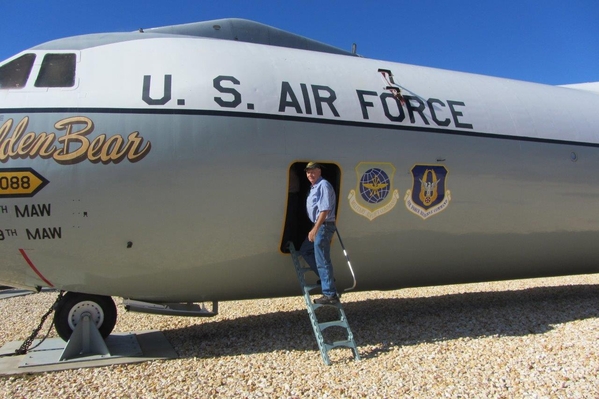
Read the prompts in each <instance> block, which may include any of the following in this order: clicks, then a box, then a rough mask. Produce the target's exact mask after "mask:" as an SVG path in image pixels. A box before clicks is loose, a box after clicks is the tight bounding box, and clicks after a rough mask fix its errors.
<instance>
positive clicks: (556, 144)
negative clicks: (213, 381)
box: [0, 19, 599, 339]
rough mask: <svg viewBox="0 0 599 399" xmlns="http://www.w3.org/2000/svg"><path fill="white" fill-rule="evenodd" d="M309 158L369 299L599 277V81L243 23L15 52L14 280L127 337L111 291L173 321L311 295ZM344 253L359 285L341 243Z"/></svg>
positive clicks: (9, 207) (10, 238) (6, 83)
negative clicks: (186, 313) (534, 78)
mask: <svg viewBox="0 0 599 399" xmlns="http://www.w3.org/2000/svg"><path fill="white" fill-rule="evenodd" d="M308 161H318V162H321V163H322V164H323V165H324V166H325V169H324V175H325V177H326V178H327V179H328V180H329V181H330V182H331V183H332V184H333V185H334V187H335V190H336V192H337V197H338V207H337V209H338V212H337V224H338V227H339V230H340V231H341V233H342V235H343V238H344V242H345V246H346V247H347V249H348V251H349V252H350V253H351V255H352V261H353V264H354V268H355V273H356V275H357V277H358V285H357V289H359V290H386V289H397V288H402V287H412V286H425V285H441V284H453V283H464V282H478V281H490V280H504V279H517V278H527V277H535V276H539V277H540V276H554V275H567V274H580V273H596V272H599V246H598V245H597V243H598V242H599V172H598V171H599V85H598V84H596V83H595V84H592V83H591V84H579V85H570V86H567V87H552V86H547V85H541V84H533V83H526V82H519V81H514V80H508V79H499V78H493V77H484V76H479V75H474V74H466V73H460V72H452V71H443V70H438V69H433V68H425V67H419V66H412V65H405V64H399V63H393V62H388V61H379V60H372V59H366V58H363V57H360V56H358V55H357V54H355V53H354V52H351V51H344V50H340V49H338V48H334V47H331V46H328V45H325V44H322V43H319V42H315V41H312V40H309V39H307V38H304V37H300V36H297V35H294V34H291V33H287V32H284V31H281V30H278V29H275V28H272V27H268V26H265V25H262V24H259V23H255V22H251V21H246V20H239V19H224V20H216V21H208V22H200V23H193V24H186V25H177V26H169V27H162V28H155V29H146V30H143V29H140V30H139V31H136V32H125V33H106V34H94V35H85V36H77V37H70V38H65V39H60V40H55V41H51V42H48V43H44V44H41V45H39V46H36V47H33V48H31V49H28V50H25V51H23V52H21V53H19V54H16V55H15V56H13V57H11V58H9V59H7V60H5V61H3V62H1V63H0V241H1V243H0V255H1V258H0V259H1V260H0V283H2V284H7V285H10V286H15V287H29V288H41V287H55V288H56V289H59V290H65V291H68V294H67V295H66V296H65V297H64V298H63V300H62V301H61V302H60V304H59V306H58V309H57V312H56V315H55V321H56V324H57V329H58V332H59V334H60V335H61V336H62V337H63V338H65V339H66V338H68V337H69V335H70V334H71V332H72V330H73V329H74V327H75V326H76V325H77V323H78V320H79V318H78V317H79V315H80V314H81V313H82V311H83V310H85V311H87V312H92V313H94V318H93V319H94V320H95V322H96V324H97V326H98V327H99V329H100V332H101V333H102V335H104V336H106V335H108V334H109V333H110V332H111V330H112V328H113V327H114V324H115V321H116V308H115V305H114V302H113V301H112V299H111V298H110V297H111V296H121V297H124V298H126V299H128V300H130V302H129V303H130V304H131V305H130V306H131V307H134V308H135V307H137V308H138V310H139V309H145V310H146V311H151V312H155V313H165V314H166V313H169V312H170V313H176V312H177V310H178V309H179V310H181V309H184V308H185V306H186V305H184V304H185V303H188V302H195V303H199V302H210V301H212V302H214V304H216V302H217V301H226V300H236V299H246V298H248V299H249V298H265V297H281V296H292V295H298V286H297V285H298V281H297V276H296V274H295V270H294V267H293V264H292V261H291V259H290V255H289V251H288V246H287V243H288V241H292V242H293V243H294V244H295V245H296V246H297V245H299V244H301V242H302V239H303V238H304V236H305V235H306V233H307V231H308V230H309V229H310V225H309V222H307V220H306V216H305V210H304V206H303V201H304V198H305V195H306V193H307V190H308V188H309V187H308V182H307V180H306V179H305V177H304V167H305V165H306V163H307V162H308ZM298 180H299V185H298V184H297V181H298ZM333 263H334V264H335V268H336V277H337V282H338V285H339V286H341V287H343V286H349V285H350V282H351V275H350V273H349V271H348V270H347V269H346V268H344V267H343V266H344V263H345V262H344V258H343V254H342V252H341V250H340V248H339V245H338V244H337V243H336V242H335V243H333ZM177 304H181V307H177V306H176V305H177ZM190 312H191V313H193V311H190ZM198 313H200V312H199V311H198ZM208 313H210V314H212V313H214V312H208Z"/></svg>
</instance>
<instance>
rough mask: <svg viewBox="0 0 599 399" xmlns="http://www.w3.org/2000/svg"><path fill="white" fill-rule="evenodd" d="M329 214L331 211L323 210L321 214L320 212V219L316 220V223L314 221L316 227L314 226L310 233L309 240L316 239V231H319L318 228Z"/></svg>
mask: <svg viewBox="0 0 599 399" xmlns="http://www.w3.org/2000/svg"><path fill="white" fill-rule="evenodd" d="M328 214H329V211H322V212H320V214H318V220H316V223H314V227H312V230H310V232H309V233H308V241H310V242H314V240H316V233H318V229H319V228H320V226H322V224H323V223H324V221H325V220H326V218H327V215H328Z"/></svg>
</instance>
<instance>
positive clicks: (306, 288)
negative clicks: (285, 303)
mask: <svg viewBox="0 0 599 399" xmlns="http://www.w3.org/2000/svg"><path fill="white" fill-rule="evenodd" d="M289 252H290V253H291V258H292V259H293V265H294V266H295V271H296V272H297V278H298V280H299V283H300V286H301V289H302V292H303V293H304V300H305V301H306V307H307V308H308V315H309V316H310V322H311V323H312V329H313V330H314V335H315V336H316V342H318V348H319V349H320V354H321V356H322V360H323V361H324V363H325V364H326V365H327V366H330V365H331V360H330V359H329V354H328V352H329V351H330V350H331V349H334V348H338V347H347V348H350V349H352V350H353V352H354V359H355V360H356V361H357V360H360V354H359V353H358V348H357V346H356V341H354V335H353V334H352V332H351V329H350V328H349V324H348V322H347V317H346V316H345V311H344V310H343V306H341V302H339V303H337V304H335V305H319V304H315V303H314V302H312V299H311V298H310V291H312V290H313V289H316V288H319V287H320V286H319V285H308V284H306V279H305V277H304V274H305V273H306V272H309V271H312V270H311V269H310V268H309V267H302V265H301V263H300V260H299V257H300V256H301V255H300V254H299V253H298V252H297V251H296V250H295V247H294V245H293V243H292V242H290V243H289ZM322 306H329V307H334V308H336V309H337V313H338V316H339V319H338V320H334V321H327V322H324V323H321V322H319V321H318V318H317V317H316V309H318V308H320V307H322ZM333 326H336V327H342V328H344V329H345V330H346V332H347V339H346V340H343V341H335V342H330V343H329V342H325V339H324V336H323V333H322V332H323V331H324V330H325V329H326V328H329V327H333Z"/></svg>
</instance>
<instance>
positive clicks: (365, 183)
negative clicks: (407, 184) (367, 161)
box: [360, 168, 391, 204]
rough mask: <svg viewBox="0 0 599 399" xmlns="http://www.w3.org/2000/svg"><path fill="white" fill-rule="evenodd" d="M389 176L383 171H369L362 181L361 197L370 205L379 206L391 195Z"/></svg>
mask: <svg viewBox="0 0 599 399" xmlns="http://www.w3.org/2000/svg"><path fill="white" fill-rule="evenodd" d="M390 186H391V184H390V182H389V176H388V175H387V174H386V173H385V172H384V171H383V170H381V169H378V168H372V169H368V170H367V171H366V172H364V174H363V175H362V178H361V179H360V195H361V196H362V199H363V200H364V201H366V202H368V203H369V204H377V203H379V202H381V201H382V200H384V199H385V198H386V197H387V195H389V188H390Z"/></svg>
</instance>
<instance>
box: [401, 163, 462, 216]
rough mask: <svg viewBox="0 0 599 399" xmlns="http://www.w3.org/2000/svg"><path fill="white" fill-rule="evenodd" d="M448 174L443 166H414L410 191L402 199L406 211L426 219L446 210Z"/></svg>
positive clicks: (447, 202)
mask: <svg viewBox="0 0 599 399" xmlns="http://www.w3.org/2000/svg"><path fill="white" fill-rule="evenodd" d="M448 174H449V172H448V171H447V168H445V166H443V165H414V167H413V168H412V190H408V191H407V192H406V195H405V197H404V200H405V202H406V207H407V208H408V210H409V211H410V212H412V213H415V214H416V215H418V216H420V217H421V218H422V219H427V218H429V217H431V216H433V215H436V214H437V213H439V212H441V211H442V210H444V209H445V208H447V205H449V201H450V200H451V193H450V192H449V190H447V175H448Z"/></svg>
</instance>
